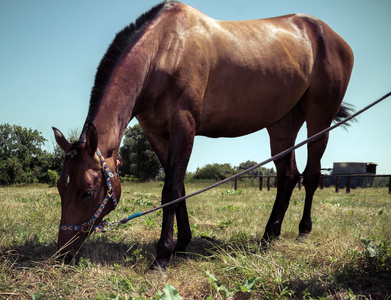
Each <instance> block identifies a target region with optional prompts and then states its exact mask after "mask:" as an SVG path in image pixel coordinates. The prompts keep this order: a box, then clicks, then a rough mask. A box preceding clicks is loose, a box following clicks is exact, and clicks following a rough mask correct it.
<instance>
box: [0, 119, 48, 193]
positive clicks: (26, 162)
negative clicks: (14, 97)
mask: <svg viewBox="0 0 391 300" xmlns="http://www.w3.org/2000/svg"><path fill="white" fill-rule="evenodd" d="M45 142H46V139H45V138H44V137H43V136H42V135H41V133H40V132H39V131H37V130H32V129H31V128H25V127H22V126H19V125H10V124H8V123H7V124H1V125H0V174H1V175H0V184H2V185H8V184H14V183H19V182H22V183H31V182H36V181H45V177H46V175H47V170H48V168H49V167H50V163H51V161H52V155H51V154H50V153H48V152H46V151H43V150H42V146H43V145H44V144H45Z"/></svg>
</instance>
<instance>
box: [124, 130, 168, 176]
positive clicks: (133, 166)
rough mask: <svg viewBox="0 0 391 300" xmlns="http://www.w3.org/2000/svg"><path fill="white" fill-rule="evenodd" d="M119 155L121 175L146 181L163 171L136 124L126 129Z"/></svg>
mask: <svg viewBox="0 0 391 300" xmlns="http://www.w3.org/2000/svg"><path fill="white" fill-rule="evenodd" d="M120 155H121V157H122V166H121V167H120V169H119V170H120V174H121V175H130V176H134V177H136V178H138V179H139V180H140V181H147V180H150V179H155V178H156V176H158V175H159V174H160V173H162V171H163V170H162V167H161V164H160V162H159V160H158V158H157V156H156V154H155V152H154V151H153V150H152V148H151V146H150V144H149V142H148V139H147V135H146V134H145V132H144V131H143V130H142V129H141V127H140V125H138V124H136V125H134V126H133V127H128V128H127V129H126V132H125V138H124V141H123V146H122V147H121V148H120Z"/></svg>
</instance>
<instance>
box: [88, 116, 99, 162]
mask: <svg viewBox="0 0 391 300" xmlns="http://www.w3.org/2000/svg"><path fill="white" fill-rule="evenodd" d="M96 149H98V131H97V130H96V128H95V126H94V125H92V124H91V123H90V124H88V129H87V137H86V147H85V150H86V151H87V154H88V155H89V156H91V157H93V156H94V155H95V152H96Z"/></svg>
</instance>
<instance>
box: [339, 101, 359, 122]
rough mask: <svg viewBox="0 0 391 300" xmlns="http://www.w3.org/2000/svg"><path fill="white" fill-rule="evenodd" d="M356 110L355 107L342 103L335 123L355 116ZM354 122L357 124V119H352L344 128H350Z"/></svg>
mask: <svg viewBox="0 0 391 300" xmlns="http://www.w3.org/2000/svg"><path fill="white" fill-rule="evenodd" d="M355 112H356V110H355V109H354V105H352V104H350V103H346V102H342V105H341V107H340V108H339V111H338V113H337V115H336V116H335V118H334V122H335V123H338V122H341V121H342V120H344V119H346V118H347V117H350V116H351V115H352V114H354V113H355ZM352 122H356V119H352V120H350V121H348V122H346V123H345V124H343V125H342V126H343V127H345V128H346V127H349V126H350V125H352Z"/></svg>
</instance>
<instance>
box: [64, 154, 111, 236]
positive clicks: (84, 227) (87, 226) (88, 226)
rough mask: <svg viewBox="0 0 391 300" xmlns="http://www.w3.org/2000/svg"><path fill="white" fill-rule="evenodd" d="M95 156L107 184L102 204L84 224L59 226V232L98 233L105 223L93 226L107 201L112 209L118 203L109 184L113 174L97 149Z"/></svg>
mask: <svg viewBox="0 0 391 300" xmlns="http://www.w3.org/2000/svg"><path fill="white" fill-rule="evenodd" d="M96 154H97V155H98V157H99V160H100V164H101V166H102V168H103V174H105V179H106V184H107V193H106V197H105V198H104V199H103V202H102V204H101V205H100V206H99V208H98V209H97V211H96V212H95V213H94V215H93V216H92V217H91V218H90V219H89V220H88V221H86V222H84V223H83V224H81V225H63V224H60V230H65V231H81V232H98V231H102V230H103V229H104V228H105V227H106V225H107V223H106V221H102V222H100V223H99V224H97V225H94V223H95V221H96V219H98V218H99V216H100V215H101V213H102V211H103V210H104V209H105V207H106V204H107V202H108V201H109V199H111V200H112V202H113V206H114V209H115V208H116V207H117V204H118V201H117V198H116V197H115V194H114V190H113V186H112V184H111V178H114V176H115V175H114V174H113V173H112V172H111V171H110V169H109V166H108V165H107V163H106V162H105V159H104V157H103V155H102V152H100V150H99V149H97V150H96Z"/></svg>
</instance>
